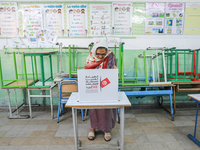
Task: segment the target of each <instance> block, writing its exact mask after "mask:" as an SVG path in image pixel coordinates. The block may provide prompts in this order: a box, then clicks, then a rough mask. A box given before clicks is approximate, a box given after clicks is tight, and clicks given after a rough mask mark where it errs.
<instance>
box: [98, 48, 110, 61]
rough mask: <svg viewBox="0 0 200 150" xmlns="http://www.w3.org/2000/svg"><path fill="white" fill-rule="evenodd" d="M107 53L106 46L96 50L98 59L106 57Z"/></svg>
mask: <svg viewBox="0 0 200 150" xmlns="http://www.w3.org/2000/svg"><path fill="white" fill-rule="evenodd" d="M106 54H107V50H106V49H105V48H98V49H97V50H96V58H98V59H104V57H105V56H106Z"/></svg>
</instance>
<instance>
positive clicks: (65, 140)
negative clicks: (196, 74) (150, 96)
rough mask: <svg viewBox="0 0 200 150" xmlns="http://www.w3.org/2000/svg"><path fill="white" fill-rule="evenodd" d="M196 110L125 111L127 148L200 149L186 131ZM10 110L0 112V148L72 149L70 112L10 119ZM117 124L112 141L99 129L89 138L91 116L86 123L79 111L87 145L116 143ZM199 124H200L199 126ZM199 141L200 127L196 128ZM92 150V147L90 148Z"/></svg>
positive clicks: (37, 113)
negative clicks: (104, 137)
mask: <svg viewBox="0 0 200 150" xmlns="http://www.w3.org/2000/svg"><path fill="white" fill-rule="evenodd" d="M195 111H196V110H195V109H194V108H193V109H188V108H187V109H186V108H181V109H179V110H177V112H176V116H175V121H174V122H172V121H171V120H170V116H169V115H168V114H167V113H166V112H165V111H164V110H162V109H127V110H126V113H125V149H126V150H199V149H200V147H199V146H197V145H196V144H195V143H194V142H192V141H191V140H190V139H189V138H188V137H187V134H189V133H190V134H192V135H193V132H194V121H195ZM21 113H22V114H28V112H21ZM7 114H8V113H7V112H1V113H0V150H64V149H66V150H73V149H74V137H73V126H72V115H71V111H70V110H67V112H66V113H65V114H64V115H63V116H61V117H60V123H57V122H56V118H55V119H54V120H51V117H50V112H47V111H34V112H33V116H34V118H33V119H7ZM55 116H56V112H55ZM119 127H120V125H119V124H118V123H117V124H116V126H115V128H114V129H113V130H112V132H111V134H112V140H111V141H110V142H105V141H104V139H103V133H102V132H100V131H98V132H97V133H98V134H97V136H96V139H95V140H94V141H89V140H88V139H87V134H88V131H89V128H90V121H89V119H88V118H86V120H85V121H84V122H83V121H82V120H81V115H80V114H78V129H79V130H78V132H79V139H80V140H81V141H82V144H83V145H84V146H91V147H97V146H101V147H103V146H116V143H117V140H118V138H119ZM198 127H199V126H198ZM197 133H199V134H197V139H199V140H200V128H199V129H198V130H197ZM91 149H93V148H91Z"/></svg>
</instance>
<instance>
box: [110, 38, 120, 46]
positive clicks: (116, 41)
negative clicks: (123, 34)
mask: <svg viewBox="0 0 200 150" xmlns="http://www.w3.org/2000/svg"><path fill="white" fill-rule="evenodd" d="M107 42H108V47H114V46H115V45H116V47H118V46H119V43H120V38H115V37H107Z"/></svg>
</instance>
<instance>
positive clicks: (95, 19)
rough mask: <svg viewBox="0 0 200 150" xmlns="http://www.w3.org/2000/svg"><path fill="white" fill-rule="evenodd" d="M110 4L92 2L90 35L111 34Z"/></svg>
mask: <svg viewBox="0 0 200 150" xmlns="http://www.w3.org/2000/svg"><path fill="white" fill-rule="evenodd" d="M110 8H111V5H110V4H90V31H91V32H90V35H91V36H107V35H110V19H111V18H110V17H111V13H110V11H111V9H110Z"/></svg>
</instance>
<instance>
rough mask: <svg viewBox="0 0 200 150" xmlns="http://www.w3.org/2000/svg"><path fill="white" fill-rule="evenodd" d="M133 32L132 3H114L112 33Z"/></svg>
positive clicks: (124, 33) (129, 33)
mask: <svg viewBox="0 0 200 150" xmlns="http://www.w3.org/2000/svg"><path fill="white" fill-rule="evenodd" d="M131 34H132V3H112V29H111V35H131Z"/></svg>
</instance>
